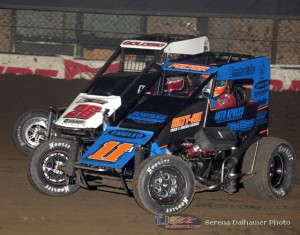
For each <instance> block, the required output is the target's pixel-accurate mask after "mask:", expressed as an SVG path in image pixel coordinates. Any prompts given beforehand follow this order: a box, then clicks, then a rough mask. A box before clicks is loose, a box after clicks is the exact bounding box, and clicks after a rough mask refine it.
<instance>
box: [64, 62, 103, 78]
mask: <svg viewBox="0 0 300 235" xmlns="http://www.w3.org/2000/svg"><path fill="white" fill-rule="evenodd" d="M64 64H65V79H66V80H71V79H74V78H76V77H77V76H78V75H79V74H87V75H88V76H89V77H90V78H92V77H93V76H94V74H96V73H97V71H98V70H99V68H90V67H89V66H87V65H83V64H80V63H77V62H74V61H72V60H64Z"/></svg>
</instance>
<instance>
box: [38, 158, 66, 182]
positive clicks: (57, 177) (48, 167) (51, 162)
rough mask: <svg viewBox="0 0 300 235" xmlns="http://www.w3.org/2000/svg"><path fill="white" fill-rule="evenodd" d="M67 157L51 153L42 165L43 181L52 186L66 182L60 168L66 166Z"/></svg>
mask: <svg viewBox="0 0 300 235" xmlns="http://www.w3.org/2000/svg"><path fill="white" fill-rule="evenodd" d="M66 161H67V156H66V155H64V154H63V153H52V154H50V155H49V156H47V157H46V158H45V159H44V161H43V163H42V171H43V175H44V177H45V179H46V180H47V181H49V182H51V183H54V184H58V185H59V184H63V183H64V182H65V181H66V177H65V173H64V172H63V171H62V170H61V167H62V166H64V165H65V164H66Z"/></svg>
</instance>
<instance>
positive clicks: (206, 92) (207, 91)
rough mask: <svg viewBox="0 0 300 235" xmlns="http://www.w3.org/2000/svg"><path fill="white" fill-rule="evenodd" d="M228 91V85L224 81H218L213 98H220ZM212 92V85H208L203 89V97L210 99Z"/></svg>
mask: <svg viewBox="0 0 300 235" xmlns="http://www.w3.org/2000/svg"><path fill="white" fill-rule="evenodd" d="M227 90H228V83H227V82H226V81H224V80H222V81H217V82H216V86H215V90H214V95H213V98H217V97H218V96H220V95H221V94H223V93H224V92H226V91H227ZM210 92H211V86H210V84H208V85H206V86H205V87H204V88H203V92H202V93H203V97H204V98H206V99H208V98H209V95H210Z"/></svg>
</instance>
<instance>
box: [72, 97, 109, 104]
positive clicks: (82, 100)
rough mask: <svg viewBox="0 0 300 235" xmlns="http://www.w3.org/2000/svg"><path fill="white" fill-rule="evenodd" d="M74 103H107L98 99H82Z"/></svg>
mask: <svg viewBox="0 0 300 235" xmlns="http://www.w3.org/2000/svg"><path fill="white" fill-rule="evenodd" d="M76 103H97V104H107V103H108V102H107V101H106V100H100V99H91V98H82V99H80V100H78V101H77V102H76Z"/></svg>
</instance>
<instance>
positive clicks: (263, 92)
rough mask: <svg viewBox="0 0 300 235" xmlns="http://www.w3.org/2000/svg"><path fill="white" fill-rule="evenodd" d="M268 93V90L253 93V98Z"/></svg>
mask: <svg viewBox="0 0 300 235" xmlns="http://www.w3.org/2000/svg"><path fill="white" fill-rule="evenodd" d="M266 93H267V94H268V93H269V88H266V89H262V90H260V91H256V92H254V96H263V95H266Z"/></svg>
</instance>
